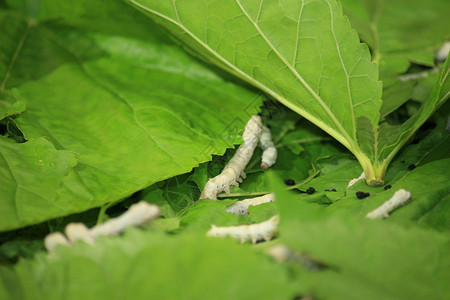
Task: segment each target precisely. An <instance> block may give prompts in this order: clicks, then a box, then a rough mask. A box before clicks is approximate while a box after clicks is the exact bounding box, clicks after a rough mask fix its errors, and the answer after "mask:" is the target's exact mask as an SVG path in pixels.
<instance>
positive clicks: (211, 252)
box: [0, 230, 296, 299]
mask: <svg viewBox="0 0 450 300" xmlns="http://www.w3.org/2000/svg"><path fill="white" fill-rule="evenodd" d="M295 291H296V287H295V285H294V284H293V282H292V281H291V280H290V279H289V277H288V272H287V270H285V269H283V268H280V267H279V266H277V265H276V264H275V263H274V262H271V261H269V260H268V259H267V258H266V257H264V256H263V255H262V254H261V253H257V252H255V251H253V250H252V249H251V248H249V247H242V246H241V245H239V244H236V243H234V241H232V240H226V241H223V240H216V239H211V238H206V237H205V236H203V234H202V235H198V234H184V235H178V236H177V237H174V236H168V235H165V234H161V233H158V232H152V231H151V230H150V231H147V232H142V231H136V230H131V231H130V232H128V233H127V234H126V235H125V236H124V237H119V238H113V239H111V238H107V239H101V240H99V241H98V242H97V244H96V246H95V247H93V246H90V245H87V244H82V243H79V244H78V245H76V246H75V247H73V248H65V247H61V248H58V249H57V251H56V253H54V255H52V256H48V255H46V254H40V255H39V257H38V258H37V259H36V260H35V261H22V262H20V263H19V264H18V265H17V266H16V267H15V268H14V272H13V271H11V270H10V269H7V268H4V267H0V297H1V298H2V299H10V298H11V299H37V298H38V299H61V298H64V299H80V298H84V299H149V298H151V299H153V298H154V299H205V298H206V299H242V298H244V299H261V298H264V299H290V298H292V297H293V296H294V295H295Z"/></svg>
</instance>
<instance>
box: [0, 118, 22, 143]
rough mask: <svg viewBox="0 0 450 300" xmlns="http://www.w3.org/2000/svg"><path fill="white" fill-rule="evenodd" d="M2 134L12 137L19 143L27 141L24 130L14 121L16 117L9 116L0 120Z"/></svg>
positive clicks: (0, 132) (0, 133)
mask: <svg viewBox="0 0 450 300" xmlns="http://www.w3.org/2000/svg"><path fill="white" fill-rule="evenodd" d="M0 135H2V136H4V137H7V138H9V139H12V140H14V141H16V142H17V143H25V142H26V141H27V140H26V139H25V137H24V136H23V133H22V131H20V129H19V128H18V127H17V125H16V123H14V117H8V118H5V119H3V120H1V121H0Z"/></svg>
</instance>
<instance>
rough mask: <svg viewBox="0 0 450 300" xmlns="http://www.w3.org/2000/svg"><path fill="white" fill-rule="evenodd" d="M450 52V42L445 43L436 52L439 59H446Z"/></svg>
mask: <svg viewBox="0 0 450 300" xmlns="http://www.w3.org/2000/svg"><path fill="white" fill-rule="evenodd" d="M449 52H450V42H445V43H444V45H442V47H441V48H440V49H439V50H438V51H437V52H436V60H437V61H445V60H446V59H447V56H448V53H449Z"/></svg>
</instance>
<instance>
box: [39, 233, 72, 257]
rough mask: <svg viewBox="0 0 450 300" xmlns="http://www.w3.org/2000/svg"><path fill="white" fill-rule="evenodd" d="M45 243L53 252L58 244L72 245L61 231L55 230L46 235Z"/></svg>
mask: <svg viewBox="0 0 450 300" xmlns="http://www.w3.org/2000/svg"><path fill="white" fill-rule="evenodd" d="M44 245H45V249H47V251H48V252H49V253H52V252H53V251H55V248H56V246H58V245H64V246H70V243H69V241H68V240H67V239H66V237H65V236H64V234H62V233H61V232H53V233H50V234H48V235H47V236H46V237H45V239H44Z"/></svg>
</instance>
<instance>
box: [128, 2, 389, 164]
mask: <svg viewBox="0 0 450 300" xmlns="http://www.w3.org/2000/svg"><path fill="white" fill-rule="evenodd" d="M128 2H130V3H131V4H132V5H134V6H136V7H137V8H139V9H141V10H143V11H144V12H146V13H148V14H149V15H150V16H151V17H152V18H154V19H155V20H156V21H157V22H158V23H161V24H163V25H164V26H165V27H166V28H168V30H170V31H171V32H172V33H174V34H175V35H176V36H177V37H178V38H180V39H182V40H183V41H184V42H186V43H187V44H188V45H190V46H191V47H193V48H194V49H195V50H196V51H198V52H199V53H201V54H203V55H205V56H206V57H207V58H208V59H209V60H211V61H213V62H215V63H216V64H218V65H220V66H222V67H223V68H225V69H226V70H228V71H230V72H231V73H233V74H235V75H237V76H239V77H240V78H242V79H244V80H246V81H248V82H250V83H251V84H253V85H255V86H256V87H258V88H260V89H262V90H263V91H265V92H266V93H267V94H269V95H270V96H272V97H274V98H276V99H277V100H279V101H280V102H282V103H283V104H285V105H286V106H288V107H290V108H291V109H293V110H294V111H296V112H298V113H299V114H301V115H302V116H304V117H305V118H307V119H308V120H310V121H312V122H313V123H315V124H316V125H318V126H319V127H321V128H322V129H324V130H325V131H326V132H328V133H329V134H331V135H332V136H333V137H335V138H336V139H337V140H338V141H339V142H341V143H342V144H343V145H344V146H346V147H347V148H349V149H350V150H351V151H353V152H354V153H355V155H357V156H358V155H359V156H361V155H360V150H359V146H358V141H357V133H356V132H357V120H358V119H359V118H360V117H366V118H368V120H369V121H370V124H371V127H372V129H373V130H375V126H376V124H377V123H378V119H379V114H378V111H379V108H380V106H381V100H380V97H381V84H380V82H378V72H377V68H376V65H375V64H372V63H371V62H370V54H369V52H368V49H367V47H366V46H365V45H362V44H360V43H359V39H358V37H357V35H356V34H355V32H354V31H353V30H352V29H351V27H350V24H349V22H348V20H347V19H346V18H344V17H343V15H342V11H341V8H340V6H339V5H338V4H337V3H336V2H335V1H326V0H324V1H296V2H294V1H281V2H279V1H231V0H230V1H226V2H223V1H222V2H220V3H219V2H214V1H206V2H205V1H194V2H192V1H180V0H179V1H173V2H167V1H147V0H129V1H128ZM193 7H195V9H192V8H193Z"/></svg>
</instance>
